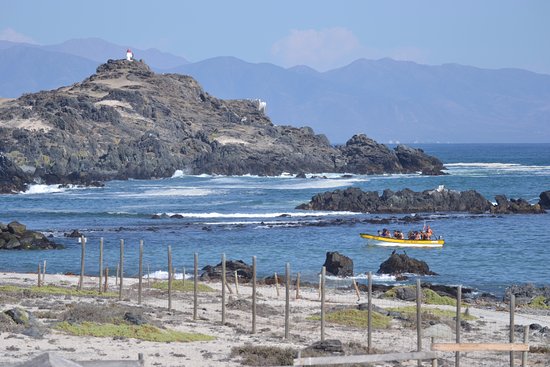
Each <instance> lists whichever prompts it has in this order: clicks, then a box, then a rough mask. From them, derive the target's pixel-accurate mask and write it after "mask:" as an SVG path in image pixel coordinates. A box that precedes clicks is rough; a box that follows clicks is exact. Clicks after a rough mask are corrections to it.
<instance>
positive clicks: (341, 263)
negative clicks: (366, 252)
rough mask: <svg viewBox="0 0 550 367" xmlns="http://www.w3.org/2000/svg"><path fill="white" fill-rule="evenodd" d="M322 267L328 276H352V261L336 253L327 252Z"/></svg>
mask: <svg viewBox="0 0 550 367" xmlns="http://www.w3.org/2000/svg"><path fill="white" fill-rule="evenodd" d="M323 266H324V267H325V268H326V270H327V273H329V274H332V275H336V276H340V277H351V276H353V260H352V259H351V258H349V257H347V256H346V255H342V254H341V253H339V252H338V251H335V252H331V251H329V252H327V258H326V259H325V263H324V264H323Z"/></svg>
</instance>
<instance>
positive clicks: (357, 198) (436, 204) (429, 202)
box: [296, 186, 544, 214]
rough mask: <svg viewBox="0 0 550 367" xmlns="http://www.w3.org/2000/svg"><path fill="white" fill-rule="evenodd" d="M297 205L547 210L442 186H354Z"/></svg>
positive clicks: (369, 209)
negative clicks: (380, 188) (372, 188)
mask: <svg viewBox="0 0 550 367" xmlns="http://www.w3.org/2000/svg"><path fill="white" fill-rule="evenodd" d="M296 209H303V210H334V211H351V212H362V213H422V212H469V213H498V214H510V213H537V214H538V213H544V210H543V209H541V207H540V205H538V204H535V205H530V204H529V203H528V202H526V201H525V200H522V199H518V200H514V199H512V200H507V199H506V197H505V196H502V195H501V196H498V197H497V205H493V204H491V202H490V201H488V200H487V199H485V198H484V197H483V196H482V195H481V194H479V193H478V192H476V191H473V190H468V191H454V190H449V189H447V188H444V187H443V186H440V187H438V188H437V189H434V190H425V191H422V192H415V191H412V190H409V189H404V190H401V191H397V192H394V191H392V190H384V192H383V193H382V195H379V194H378V192H377V191H362V190H361V189H359V188H356V187H351V188H347V189H345V190H335V191H332V192H325V193H321V194H317V195H315V196H313V197H312V198H311V201H310V202H309V203H304V204H300V205H298V206H297V207H296Z"/></svg>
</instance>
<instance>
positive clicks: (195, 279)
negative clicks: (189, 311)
mask: <svg viewBox="0 0 550 367" xmlns="http://www.w3.org/2000/svg"><path fill="white" fill-rule="evenodd" d="M198 282H199V254H197V253H196V252H195V256H194V261H193V320H197V309H198V290H199V284H198Z"/></svg>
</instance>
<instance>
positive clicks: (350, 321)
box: [307, 308, 391, 329]
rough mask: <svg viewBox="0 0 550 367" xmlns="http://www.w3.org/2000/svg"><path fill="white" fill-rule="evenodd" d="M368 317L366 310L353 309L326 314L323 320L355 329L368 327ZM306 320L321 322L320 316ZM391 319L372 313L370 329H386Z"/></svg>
mask: <svg viewBox="0 0 550 367" xmlns="http://www.w3.org/2000/svg"><path fill="white" fill-rule="evenodd" d="M368 315H369V312H368V311H367V310H357V309H353V308H349V309H345V310H338V311H333V312H328V313H327V314H326V315H325V320H326V321H328V322H333V323H335V324H340V325H346V326H352V327H357V328H367V327H368ZM307 319H308V320H314V321H317V320H321V316H320V315H313V316H310V317H308V318H307ZM390 322H391V317H388V316H384V315H382V314H380V313H378V312H374V311H373V313H372V328H373V329H386V328H388V326H389V325H390Z"/></svg>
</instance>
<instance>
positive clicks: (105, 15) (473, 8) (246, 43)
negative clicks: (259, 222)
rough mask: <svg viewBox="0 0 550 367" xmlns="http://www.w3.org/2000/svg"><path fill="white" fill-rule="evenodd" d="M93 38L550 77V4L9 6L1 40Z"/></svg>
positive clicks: (67, 0)
mask: <svg viewBox="0 0 550 367" xmlns="http://www.w3.org/2000/svg"><path fill="white" fill-rule="evenodd" d="M87 37H99V38H103V39H105V40H107V41H109V42H113V43H117V44H120V45H124V46H134V47H138V48H157V49H160V50H163V51H167V52H170V53H173V54H176V55H180V56H183V57H185V58H187V59H188V60H190V61H200V60H203V59H206V58H209V57H214V56H236V57H238V58H240V59H243V60H246V61H250V62H271V63H274V64H277V65H281V66H293V65H297V64H305V65H309V66H311V67H313V68H316V69H318V70H327V69H329V68H334V67H338V66H342V65H345V64H348V63H349V62H350V61H352V60H355V59H357V58H359V57H365V58H373V59H378V58H382V57H392V58H395V59H401V60H412V61H416V62H419V63H426V64H442V63H449V62H455V63H460V64H466V65H473V66H478V67H483V68H503V67H517V68H523V69H528V70H532V71H537V72H543V73H547V74H550V1H549V0H537V1H535V0H526V1H520V0H517V1H511V0H457V1H446V0H432V1H415V0H408V1H405V0H403V1H392V0H383V1H367V0H354V1H346V0H341V1H324V0H303V1H300V0H293V1H288V0H277V1H261V0H240V1H239V0H219V1H213V0H194V1H162V0H159V1H140V0H132V1H126V0H119V1H117V0H94V1H84V0H49V1H44V0H34V1H31V0H0V39H4V40H12V41H27V42H33V43H38V44H54V43H61V42H63V41H66V40H68V39H73V38H87ZM136 56H138V55H136ZM138 57H139V56H138Z"/></svg>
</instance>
